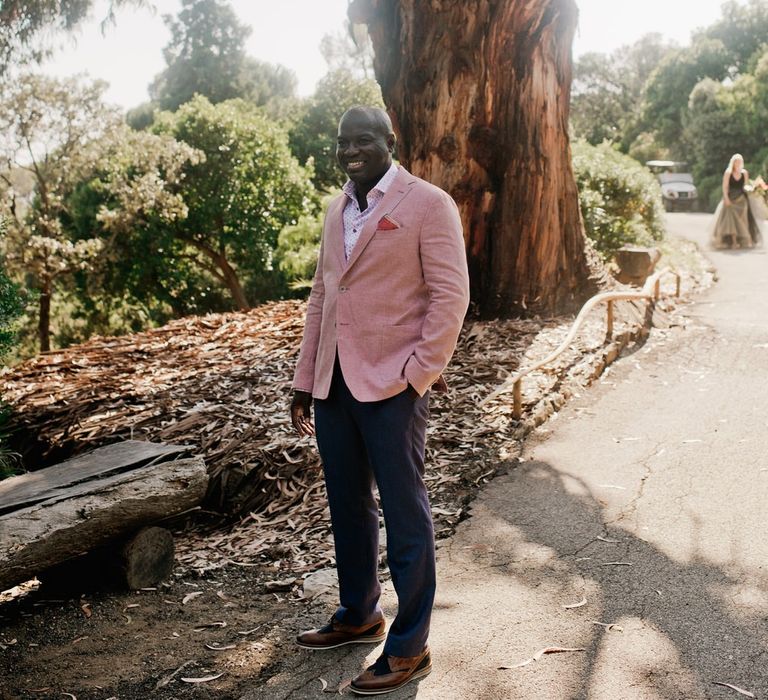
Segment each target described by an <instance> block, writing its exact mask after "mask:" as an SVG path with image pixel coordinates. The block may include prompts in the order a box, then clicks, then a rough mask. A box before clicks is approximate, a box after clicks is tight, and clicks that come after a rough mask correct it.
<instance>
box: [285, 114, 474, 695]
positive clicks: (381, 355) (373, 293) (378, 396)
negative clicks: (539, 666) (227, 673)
mask: <svg viewBox="0 0 768 700" xmlns="http://www.w3.org/2000/svg"><path fill="white" fill-rule="evenodd" d="M394 145H395V137H394V134H393V131H392V124H391V122H390V120H389V117H388V116H387V114H386V112H384V111H383V110H380V109H377V108H369V107H353V108H352V109H350V110H348V111H347V112H346V113H345V114H344V115H343V116H342V118H341V121H340V122H339V131H338V140H337V148H336V156H337V158H338V161H339V164H340V165H341V167H342V169H343V170H344V171H345V172H346V174H347V175H348V177H349V181H348V182H347V184H346V185H345V186H344V189H343V192H342V194H340V195H339V196H338V197H337V198H336V199H334V200H333V201H332V202H331V204H330V206H329V207H328V212H327V214H326V218H325V224H324V227H323V237H322V243H321V246H320V255H319V259H318V263H317V271H316V273H315V277H314V281H313V285H312V293H311V295H310V298H309V304H308V307H307V317H306V324H305V328H304V338H303V340H302V344H301V350H300V353H299V359H298V362H297V365H296V372H295V375H294V380H293V388H294V397H293V401H292V403H291V419H292V422H293V425H294V427H295V428H296V430H297V431H298V433H299V434H300V435H302V436H304V435H311V434H313V433H314V426H313V424H312V420H311V415H310V406H311V403H312V399H313V398H314V401H315V421H316V425H317V443H318V448H319V450H320V456H321V458H322V461H323V470H324V473H325V481H326V488H327V492H328V500H329V504H330V510H331V523H332V527H333V534H334V541H335V545H336V565H337V570H338V575H339V595H340V603H341V604H340V606H339V608H338V610H337V611H336V612H335V613H334V615H333V617H332V618H331V620H330V622H329V623H328V624H327V625H326V626H324V627H321V628H319V629H317V630H312V631H310V632H304V633H302V634H300V635H299V636H298V638H297V642H298V644H299V645H300V646H302V647H306V648H310V649H330V648H334V647H337V646H341V645H344V644H353V643H376V642H379V641H382V640H383V639H385V636H386V643H385V645H384V652H383V654H382V655H381V656H380V657H379V659H378V660H377V661H376V663H375V664H373V665H372V666H371V667H370V668H368V669H367V670H366V671H364V672H363V673H362V674H360V675H359V676H358V677H357V678H355V679H354V681H353V682H352V686H351V688H352V690H353V691H354V692H356V693H358V694H362V695H376V694H379V693H385V692H389V691H391V690H394V689H395V688H399V687H400V686H402V685H405V684H406V683H408V682H410V681H411V680H414V679H416V678H420V677H422V676H425V675H427V674H428V673H429V671H430V669H431V658H430V655H429V650H428V647H427V636H428V634H429V621H430V615H431V611H432V603H433V600H434V594H435V551H434V532H433V528H432V515H431V510H430V506H429V501H428V498H427V490H426V487H425V485H424V480H423V476H424V446H425V438H426V427H427V418H428V415H429V408H428V400H429V390H430V388H431V387H432V386H433V385H434V384H436V383H437V384H438V385H442V384H443V380H442V377H441V373H442V371H443V370H444V369H445V366H446V365H447V364H448V361H449V359H450V358H451V355H452V354H453V351H454V349H455V346H456V340H457V338H458V335H459V331H460V329H461V324H462V321H463V319H464V315H465V313H466V311H467V306H468V303H469V281H468V275H467V263H466V254H465V250H464V239H463V235H462V228H461V221H460V219H459V214H458V211H457V208H456V205H455V203H454V202H453V200H452V199H451V198H450V197H449V196H448V195H447V194H446V193H445V192H443V191H442V190H440V189H439V188H437V187H435V186H433V185H430V184H429V183H427V182H425V181H424V180H421V179H419V178H417V177H414V176H413V175H411V174H410V173H409V172H407V171H406V170H405V169H404V168H401V167H397V166H396V165H394V164H393V162H392V152H393V150H394ZM374 481H375V483H376V484H377V486H378V489H379V497H380V500H381V506H382V509H383V511H384V520H385V525H386V528H387V562H388V564H389V569H390V573H391V575H392V581H393V584H394V587H395V591H396V592H397V597H398V613H397V616H396V618H395V620H394V621H393V622H392V625H391V626H390V629H389V633H388V634H387V635H385V627H386V623H385V621H384V616H383V615H382V612H381V609H380V607H379V604H378V601H379V595H380V592H381V588H380V585H379V581H378V576H377V563H378V534H379V521H378V508H377V505H376V501H375V499H374V494H373V485H374Z"/></svg>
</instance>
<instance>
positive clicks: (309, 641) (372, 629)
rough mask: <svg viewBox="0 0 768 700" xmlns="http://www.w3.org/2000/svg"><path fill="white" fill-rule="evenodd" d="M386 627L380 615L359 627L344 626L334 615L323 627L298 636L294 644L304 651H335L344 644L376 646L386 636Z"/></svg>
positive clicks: (382, 616)
mask: <svg viewBox="0 0 768 700" xmlns="http://www.w3.org/2000/svg"><path fill="white" fill-rule="evenodd" d="M386 626H387V623H386V622H385V620H384V615H381V614H379V616H378V617H376V618H374V619H373V621H372V622H366V623H365V624H364V625H360V626H359V627H356V626H355V625H345V624H344V623H343V622H339V621H338V620H337V619H336V616H335V615H334V616H333V617H331V620H330V622H329V623H328V624H327V625H326V626H325V627H321V628H320V629H316V630H310V631H309V632H302V633H301V634H300V635H298V636H297V637H296V644H298V645H299V646H300V647H303V648H304V649H335V648H336V647H343V646H344V645H345V644H378V643H379V642H383V641H384V639H385V637H386V636H387V635H386V633H385V629H386Z"/></svg>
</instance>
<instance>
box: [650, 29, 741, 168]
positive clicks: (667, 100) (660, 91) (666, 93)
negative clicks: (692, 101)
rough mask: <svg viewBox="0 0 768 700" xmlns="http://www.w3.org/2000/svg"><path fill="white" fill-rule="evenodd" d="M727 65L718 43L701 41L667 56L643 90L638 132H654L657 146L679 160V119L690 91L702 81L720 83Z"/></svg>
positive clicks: (710, 40)
mask: <svg viewBox="0 0 768 700" xmlns="http://www.w3.org/2000/svg"><path fill="white" fill-rule="evenodd" d="M728 63H729V60H728V53H727V51H726V48H725V46H724V45H723V43H722V41H720V40H719V39H709V38H703V37H702V38H699V39H698V40H697V41H696V42H695V43H694V44H693V45H692V46H690V47H686V48H683V49H678V50H677V51H673V52H671V53H669V54H668V55H667V56H666V57H665V58H664V59H663V60H662V62H661V64H660V65H659V67H658V68H657V69H656V70H655V71H654V72H653V74H652V75H651V77H650V79H649V81H648V84H647V86H646V89H645V95H644V101H645V109H644V111H643V115H642V118H641V120H640V128H639V131H651V132H654V133H655V134H656V135H657V138H658V141H659V143H660V144H661V145H663V146H666V147H668V148H670V149H671V150H672V153H673V154H674V155H676V156H677V157H683V156H684V155H685V154H684V153H683V152H682V151H683V148H682V141H681V138H682V133H683V115H684V113H685V111H686V109H687V108H688V97H689V95H690V94H691V90H693V88H694V87H695V86H696V84H697V83H698V82H699V81H700V80H703V79H704V78H712V79H714V80H717V81H720V80H723V78H725V77H726V75H727V74H728Z"/></svg>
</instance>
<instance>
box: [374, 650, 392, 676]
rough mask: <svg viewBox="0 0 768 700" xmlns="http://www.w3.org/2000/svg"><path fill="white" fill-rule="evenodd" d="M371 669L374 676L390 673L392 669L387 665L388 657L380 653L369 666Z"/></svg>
mask: <svg viewBox="0 0 768 700" xmlns="http://www.w3.org/2000/svg"><path fill="white" fill-rule="evenodd" d="M371 669H373V675H374V676H386V675H388V674H390V673H392V669H391V668H390V667H389V657H388V656H387V654H382V655H381V656H380V657H379V658H378V659H376V663H375V664H373V666H371Z"/></svg>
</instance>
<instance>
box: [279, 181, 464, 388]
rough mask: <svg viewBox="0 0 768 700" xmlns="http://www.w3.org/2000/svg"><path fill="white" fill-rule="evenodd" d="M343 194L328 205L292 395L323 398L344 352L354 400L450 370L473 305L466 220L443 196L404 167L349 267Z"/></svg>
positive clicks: (421, 383)
mask: <svg viewBox="0 0 768 700" xmlns="http://www.w3.org/2000/svg"><path fill="white" fill-rule="evenodd" d="M347 201H348V200H347V197H346V195H344V194H341V195H339V196H338V197H336V198H335V199H334V200H333V201H332V202H331V204H330V205H329V207H328V211H327V213H326V217H325V223H324V226H323V236H322V241H321V244H320V255H319V258H318V262H317V270H316V272H315V277H314V281H313V283H312V293H311V294H310V297H309V304H308V306H307V316H306V322H305V326H304V337H303V339H302V343H301V349H300V351H299V359H298V361H297V364H296V372H295V374H294V379H293V388H294V389H299V390H302V391H308V392H311V393H312V395H313V396H314V397H315V398H317V399H325V398H327V397H328V392H329V389H330V386H331V378H332V376H333V366H334V361H335V358H336V354H337V352H338V356H339V362H340V364H341V370H342V373H343V374H344V380H345V382H346V384H347V386H348V387H349V390H350V391H351V392H352V395H353V396H354V397H355V398H356V399H357V400H358V401H380V400H382V399H386V398H389V397H390V396H394V395H395V394H398V393H400V392H402V391H403V390H404V389H405V388H406V387H407V385H408V383H410V384H411V386H413V387H414V389H416V391H418V393H419V394H420V395H423V394H424V393H425V392H426V391H427V389H429V387H430V386H431V385H432V383H433V382H434V381H435V380H436V379H437V378H438V376H439V375H440V373H441V372H442V371H443V370H444V369H445V367H446V365H447V364H448V361H449V360H450V358H451V355H452V354H453V351H454V349H455V347H456V340H457V339H458V336H459V331H460V330H461V324H462V322H463V320H464V315H465V314H466V311H467V307H468V305H469V277H468V274H467V259H466V252H465V249H464V238H463V235H462V227H461V220H460V218H459V212H458V209H457V207H456V204H455V203H454V201H453V199H451V197H450V196H449V195H448V194H446V193H445V192H443V190H441V189H439V188H438V187H435V186H434V185H431V184H429V183H428V182H426V181H424V180H421V179H420V178H418V177H415V176H414V175H411V174H410V173H409V172H408V171H407V170H405V169H404V168H402V167H401V168H399V170H398V173H397V176H396V177H395V180H394V181H393V183H392V185H391V186H390V188H389V189H388V191H387V192H386V194H385V195H384V198H383V199H382V200H381V202H379V204H378V206H377V207H376V209H375V210H374V212H373V213H372V215H371V217H370V218H369V219H368V221H367V222H366V224H365V226H364V227H363V230H362V231H361V233H360V238H359V239H358V240H357V243H356V244H355V247H354V248H353V250H352V253H351V255H350V258H349V260H345V259H344V224H343V219H342V216H343V211H344V206H345V205H346V202H347Z"/></svg>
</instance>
